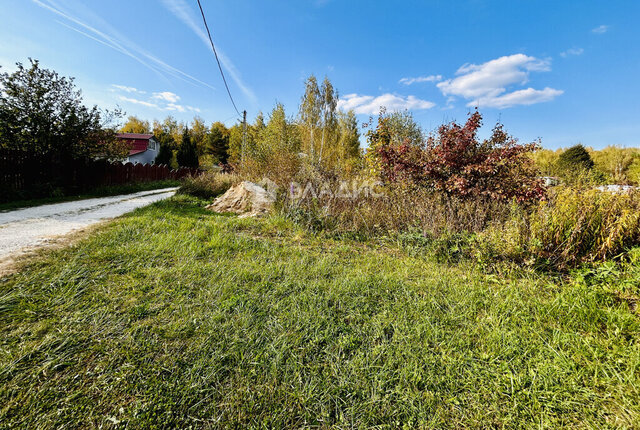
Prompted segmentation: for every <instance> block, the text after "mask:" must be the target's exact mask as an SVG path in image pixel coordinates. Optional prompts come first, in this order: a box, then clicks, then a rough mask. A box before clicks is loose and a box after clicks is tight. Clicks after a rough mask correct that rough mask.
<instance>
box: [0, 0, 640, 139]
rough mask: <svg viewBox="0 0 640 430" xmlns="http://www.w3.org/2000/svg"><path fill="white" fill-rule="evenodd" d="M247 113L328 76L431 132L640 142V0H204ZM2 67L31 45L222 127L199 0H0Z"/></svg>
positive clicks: (349, 104)
mask: <svg viewBox="0 0 640 430" xmlns="http://www.w3.org/2000/svg"><path fill="white" fill-rule="evenodd" d="M201 1H202V4H203V7H204V9H205V13H206V14H207V20H208V22H209V25H210V28H211V31H212V34H213V38H214V42H215V43H216V47H217V48H218V50H219V53H220V54H221V58H222V60H223V67H224V70H225V73H226V75H227V79H228V81H229V84H230V88H231V92H232V94H233V96H234V98H235V100H236V103H237V105H238V107H239V108H240V109H241V110H242V109H246V110H247V111H248V115H249V118H250V119H252V118H253V117H255V114H256V113H257V112H258V111H260V110H262V111H264V112H265V113H266V112H268V111H269V110H270V109H271V108H272V107H273V105H274V103H275V102H276V101H278V102H282V103H284V104H285V107H286V108H287V112H288V113H289V114H291V115H293V114H295V113H296V111H297V107H298V103H299V99H300V95H301V93H302V91H303V82H304V79H305V78H306V77H307V76H308V75H309V74H311V73H314V74H315V75H316V76H318V77H319V78H323V77H324V76H325V75H326V76H328V77H329V78H330V79H331V81H332V82H333V83H334V86H335V87H336V88H337V89H338V90H339V92H340V96H341V102H340V106H341V107H342V108H345V109H346V108H353V109H355V110H356V112H357V113H359V118H360V119H361V120H363V121H364V120H366V119H368V117H369V115H370V114H372V113H375V112H377V110H378V108H379V106H380V105H382V104H383V105H386V106H387V107H388V108H390V109H404V108H408V109H410V110H411V111H412V112H413V113H414V116H415V118H416V119H417V120H418V122H420V123H421V124H422V126H423V127H424V128H425V130H427V131H429V130H433V129H434V128H435V127H437V126H438V125H439V124H441V123H442V122H444V121H450V120H454V119H455V120H464V118H465V116H466V114H467V113H468V112H469V110H470V109H472V107H473V106H476V105H477V106H479V107H480V110H481V112H482V113H483V114H484V116H485V125H486V129H487V130H488V129H490V128H491V125H493V124H494V123H495V122H496V121H497V120H498V119H499V120H501V121H502V122H503V123H504V124H505V126H506V128H507V130H508V131H509V132H511V133H512V134H513V135H515V136H516V137H518V138H520V139H521V140H523V141H531V140H534V139H536V138H541V139H542V144H543V146H545V147H547V148H558V147H566V146H569V145H573V144H575V143H578V142H582V143H584V144H585V145H588V146H593V147H595V148H601V147H604V146H606V145H609V144H616V145H622V146H640V138H639V137H638V136H640V105H639V103H638V98H639V97H638V96H639V95H640V79H638V78H639V77H640V73H639V72H640V55H639V54H640V52H639V51H640V28H639V26H638V25H637V19H638V17H640V1H636V0H627V1H589V0H575V1H572V0H563V1H559V0H555V1H525V0H508V1H506V0H505V1H498V0H460V1H455V0H449V1H444V0H443V1H441V0H430V1H417V0H416V1H400V0H398V1H377V0H368V1H360V0H289V1H279V0H269V1H257V0H254V1H245V0H234V1H220V0H215V1H212V0H201ZM0 12H1V14H2V17H3V26H2V27H0V40H2V43H0V65H2V66H3V69H4V70H12V69H13V68H14V67H13V64H14V63H15V62H16V61H21V62H27V58H28V57H32V58H37V59H39V60H40V61H41V64H42V65H43V66H45V67H48V68H53V69H55V70H57V71H58V72H60V73H61V74H63V75H67V76H74V77H76V82H77V84H78V86H79V87H80V88H82V90H83V93H84V96H85V99H86V101H87V102H88V103H91V104H98V105H99V106H100V107H103V108H112V107H114V106H116V105H118V106H120V107H122V108H123V109H124V110H125V111H126V112H127V113H128V114H135V115H137V116H140V117H142V118H146V119H153V118H159V119H161V118H164V117H165V116H167V115H173V116H174V117H176V118H178V119H181V120H189V119H191V118H192V117H193V116H194V115H196V114H197V115H199V116H201V117H202V118H204V119H205V120H206V121H207V122H211V121H216V120H221V121H224V122H226V123H227V124H229V125H231V124H233V122H234V121H235V112H234V110H233V107H232V106H231V103H230V102H229V100H228V98H227V95H226V91H225V89H224V86H223V83H222V80H221V77H220V74H219V72H218V70H217V65H216V64H215V59H214V57H213V55H212V53H211V49H210V47H209V46H208V45H207V41H206V36H205V33H204V27H203V25H202V21H201V19H200V16H199V11H198V9H197V3H196V1H195V0H136V1H132V0H109V1H98V0H94V1H80V0H20V1H17V0H4V1H3V2H1V3H0Z"/></svg>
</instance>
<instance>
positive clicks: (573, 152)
mask: <svg viewBox="0 0 640 430" xmlns="http://www.w3.org/2000/svg"><path fill="white" fill-rule="evenodd" d="M593 164H594V163H593V160H592V159H591V155H590V154H589V151H587V150H586V149H585V147H584V146H582V145H581V144H579V145H575V146H572V147H571V148H569V149H567V150H566V151H564V152H563V153H562V154H560V156H559V157H558V167H559V168H560V169H561V170H564V171H575V170H591V169H592V168H593Z"/></svg>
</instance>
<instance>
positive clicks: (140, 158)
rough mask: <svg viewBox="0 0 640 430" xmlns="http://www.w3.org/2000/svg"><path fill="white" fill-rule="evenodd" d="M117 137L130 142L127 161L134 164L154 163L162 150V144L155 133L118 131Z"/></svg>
mask: <svg viewBox="0 0 640 430" xmlns="http://www.w3.org/2000/svg"><path fill="white" fill-rule="evenodd" d="M116 136H117V138H118V139H120V140H124V141H125V142H127V143H128V144H129V156H128V157H127V159H126V161H127V162H131V163H133V164H153V163H154V162H155V160H156V157H157V156H158V152H159V151H160V144H159V143H158V142H157V141H156V139H155V138H154V137H153V134H137V133H118V134H117V135H116Z"/></svg>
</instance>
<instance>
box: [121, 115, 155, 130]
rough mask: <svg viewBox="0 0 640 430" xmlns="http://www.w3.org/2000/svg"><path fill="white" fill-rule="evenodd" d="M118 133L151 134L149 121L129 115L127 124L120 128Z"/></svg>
mask: <svg viewBox="0 0 640 430" xmlns="http://www.w3.org/2000/svg"><path fill="white" fill-rule="evenodd" d="M120 133H138V134H149V133H151V127H150V126H149V121H146V120H142V119H140V118H138V117H136V116H133V115H131V116H129V117H128V118H127V122H126V123H125V124H124V125H123V126H122V127H120Z"/></svg>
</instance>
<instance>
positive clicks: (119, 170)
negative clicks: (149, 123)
mask: <svg viewBox="0 0 640 430" xmlns="http://www.w3.org/2000/svg"><path fill="white" fill-rule="evenodd" d="M199 172H200V171H199V170H198V169H190V168H186V167H181V168H179V169H170V168H169V167H168V166H165V165H149V164H145V165H142V164H136V165H134V164H131V163H126V164H122V163H119V162H108V161H105V160H96V161H82V160H69V161H67V162H64V163H63V162H58V163H55V162H50V161H44V160H41V159H38V158H36V157H32V156H30V155H29V154H28V153H24V152H18V151H7V150H0V201H2V200H5V201H6V200H11V199H14V198H25V197H40V196H44V195H47V194H49V193H50V192H51V190H54V189H57V188H59V189H63V190H64V191H82V190H89V189H91V188H95V187H100V186H109V185H122V184H130V183H133V182H150V181H160V180H166V179H181V178H184V177H186V176H195V175H197V174H199Z"/></svg>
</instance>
